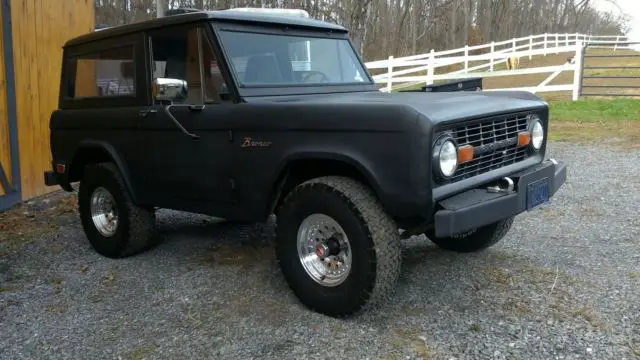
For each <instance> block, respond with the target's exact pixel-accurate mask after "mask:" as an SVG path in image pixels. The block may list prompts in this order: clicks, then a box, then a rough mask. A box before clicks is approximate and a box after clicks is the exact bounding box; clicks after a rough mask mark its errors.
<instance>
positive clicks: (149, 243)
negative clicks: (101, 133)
mask: <svg viewBox="0 0 640 360" xmlns="http://www.w3.org/2000/svg"><path fill="white" fill-rule="evenodd" d="M97 187H104V188H105V189H107V190H108V191H109V192H110V193H111V195H112V196H113V198H114V199H115V203H116V207H117V210H118V225H117V228H116V232H115V234H114V235H113V236H112V237H104V236H103V235H102V234H100V232H98V230H97V229H96V227H95V225H94V223H93V220H92V218H91V209H90V202H91V195H92V193H93V191H94V190H95V189H96V188H97ZM78 207H79V211H80V219H81V222H82V227H83V229H84V231H85V234H86V236H87V238H88V240H89V243H90V244H91V246H92V247H93V249H94V250H95V251H96V252H98V253H99V254H101V255H103V256H105V257H108V258H122V257H127V256H131V255H134V254H138V253H140V252H142V251H145V250H148V249H150V248H151V247H153V246H155V245H156V244H157V241H158V237H157V236H156V234H155V211H154V209H153V208H142V207H139V206H136V205H135V204H134V203H133V201H132V199H131V196H130V195H129V191H128V190H127V188H126V185H125V183H124V180H123V179H122V175H121V174H120V172H119V171H118V168H117V167H116V166H115V165H114V164H113V163H99V164H91V165H87V166H86V167H85V169H84V172H83V177H82V180H81V181H80V189H79V191H78Z"/></svg>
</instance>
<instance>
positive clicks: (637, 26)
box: [594, 0, 640, 41]
mask: <svg viewBox="0 0 640 360" xmlns="http://www.w3.org/2000/svg"><path fill="white" fill-rule="evenodd" d="M615 2H617V4H618V6H619V7H620V8H621V9H622V11H624V12H625V13H626V14H627V15H629V16H630V17H631V24H630V25H631V32H630V33H629V34H628V36H629V37H630V38H631V40H632V41H640V0H615ZM594 4H595V5H596V6H597V7H598V9H600V10H604V11H609V10H612V11H615V12H616V13H619V12H620V11H619V10H618V8H617V7H616V6H614V5H613V4H612V3H611V1H609V0H595V2H594Z"/></svg>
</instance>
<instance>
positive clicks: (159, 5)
mask: <svg viewBox="0 0 640 360" xmlns="http://www.w3.org/2000/svg"><path fill="white" fill-rule="evenodd" d="M156 14H157V17H159V18H161V17H163V16H164V0H156Z"/></svg>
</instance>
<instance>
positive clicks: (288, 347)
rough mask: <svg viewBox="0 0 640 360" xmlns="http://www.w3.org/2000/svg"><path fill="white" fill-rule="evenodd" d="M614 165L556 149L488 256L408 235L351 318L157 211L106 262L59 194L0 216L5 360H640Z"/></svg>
mask: <svg viewBox="0 0 640 360" xmlns="http://www.w3.org/2000/svg"><path fill="white" fill-rule="evenodd" d="M620 154H621V152H620V150H619V149H616V148H605V147H601V148H596V147H594V146H583V147H579V146H575V145H568V144H560V143H553V144H551V145H550V155H552V156H554V157H557V158H559V159H562V160H564V161H566V162H567V163H568V165H569V166H570V168H569V174H568V183H567V184H566V185H565V186H564V188H563V189H561V190H560V192H559V193H558V194H557V196H556V198H555V199H554V201H553V203H552V204H551V206H546V207H545V208H542V209H540V210H538V211H535V212H531V213H527V214H523V215H521V216H520V217H519V218H517V219H516V222H515V225H514V229H513V230H512V232H511V233H510V234H509V235H508V236H507V237H506V238H505V239H504V240H503V241H502V242H501V243H499V244H498V245H496V246H495V247H493V248H490V249H489V250H487V251H485V252H483V253H478V254H471V255H458V254H453V253H448V252H444V251H441V250H438V249H437V248H436V247H435V246H434V245H433V244H431V243H430V242H429V241H428V240H426V239H421V238H412V239H409V240H408V241H406V242H405V248H406V251H405V263H404V264H405V266H404V269H403V276H402V278H401V280H400V283H399V284H398V288H397V294H396V296H395V302H394V303H392V304H389V305H388V306H387V307H386V308H385V309H383V310H381V311H379V312H377V313H371V314H366V315H364V316H361V317H357V318H353V319H349V320H336V319H332V318H327V317H323V316H321V315H319V314H316V313H313V312H310V311H308V310H306V309H304V308H303V307H301V305H299V303H298V302H297V300H296V299H295V298H294V297H293V295H292V294H291V293H290V291H289V290H288V288H287V287H286V285H285V283H284V281H283V279H282V277H281V275H280V272H279V269H278V268H277V266H276V263H275V259H274V256H273V254H272V246H271V245H270V244H268V243H265V242H260V241H256V240H252V239H251V236H250V234H251V232H248V231H247V228H246V227H245V228H240V227H238V228H234V227H233V226H231V225H229V224H220V223H216V222H214V221H212V220H211V219H208V218H206V217H202V216H194V215H189V214H184V213H177V212H171V211H164V210H163V211H160V212H159V213H158V216H159V227H160V229H161V232H162V234H163V236H164V238H165V240H164V242H163V243H162V244H161V245H160V246H159V247H157V248H156V249H154V250H152V251H150V252H147V253H145V254H142V255H138V256H135V257H132V258H128V259H124V260H117V261H116V260H109V259H106V258H102V257H100V256H98V255H97V254H96V253H94V252H93V251H92V250H91V249H90V248H89V245H88V243H87V242H86V241H85V238H84V235H83V233H82V230H81V227H80V224H79V221H78V220H77V217H76V215H75V213H74V210H73V206H72V204H71V205H70V201H73V198H69V197H61V195H59V194H56V195H54V196H50V197H49V198H47V199H45V202H49V204H48V208H44V207H42V205H41V204H42V200H38V201H35V202H34V204H32V205H27V206H24V207H23V208H21V209H18V210H17V211H13V212H11V213H9V214H4V215H2V216H3V218H0V240H1V241H0V246H1V247H0V329H1V331H2V332H1V334H2V335H1V337H0V358H1V359H5V360H9V359H145V358H146V359H196V358H198V359H200V358H215V359H239V358H242V359H248V358H255V359H258V358H260V359H304V358H314V359H315V358H323V359H324V358H332V359H342V358H344V359H365V358H369V359H415V358H424V359H616V360H622V359H638V358H640V216H639V213H640V211H639V209H640V205H639V204H640V195H639V193H640V151H626V152H625V153H624V154H623V155H624V156H623V158H624V161H621V162H616V161H614V159H618V158H620ZM52 206H53V208H51V207H52ZM3 227H4V229H2V228H3Z"/></svg>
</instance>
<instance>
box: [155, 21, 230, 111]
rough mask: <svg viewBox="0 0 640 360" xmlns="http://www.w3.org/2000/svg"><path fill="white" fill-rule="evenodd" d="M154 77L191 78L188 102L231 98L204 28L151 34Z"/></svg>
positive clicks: (217, 101)
mask: <svg viewBox="0 0 640 360" xmlns="http://www.w3.org/2000/svg"><path fill="white" fill-rule="evenodd" d="M150 41H151V52H152V56H153V59H152V64H153V67H152V79H153V80H155V79H157V78H171V79H180V80H185V81H186V82H187V87H188V90H189V94H188V97H187V99H185V100H184V101H182V103H184V104H203V103H204V104H206V103H220V102H224V101H226V100H227V98H228V90H227V85H226V83H225V81H224V79H223V77H222V74H221V73H220V70H219V67H218V60H217V58H216V55H215V52H214V49H213V47H212V45H211V44H210V42H209V40H208V39H207V36H206V34H205V32H204V30H202V29H199V28H190V29H180V30H175V29H171V30H162V31H159V32H156V33H153V34H152V35H151V36H150Z"/></svg>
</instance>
